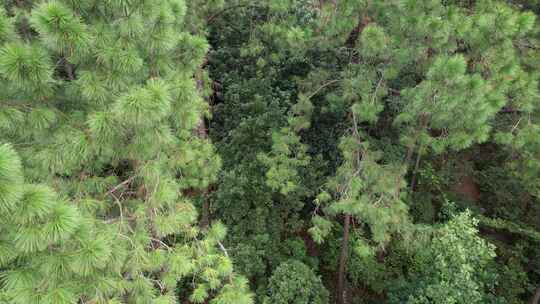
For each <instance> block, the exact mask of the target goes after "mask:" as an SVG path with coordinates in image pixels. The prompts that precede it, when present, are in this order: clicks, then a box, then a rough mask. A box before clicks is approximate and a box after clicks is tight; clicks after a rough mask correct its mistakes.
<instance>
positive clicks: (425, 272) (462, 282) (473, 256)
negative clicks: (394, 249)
mask: <svg viewBox="0 0 540 304" xmlns="http://www.w3.org/2000/svg"><path fill="white" fill-rule="evenodd" d="M477 224H478V221H477V220H476V219H474V218H472V217H471V216H470V213H468V212H465V213H461V214H459V215H457V216H456V217H454V218H453V219H452V220H450V221H449V222H448V223H446V224H445V225H444V226H442V227H440V228H439V229H436V230H435V231H433V237H432V239H431V240H430V241H429V243H428V244H425V245H426V246H425V247H424V248H422V249H420V250H419V251H418V252H417V253H415V256H414V259H415V264H416V265H418V268H417V269H416V271H415V272H413V273H410V274H409V275H408V276H409V278H408V282H407V283H406V284H405V289H404V290H402V291H400V294H401V295H402V296H398V297H402V298H403V299H407V303H486V302H490V301H491V300H490V299H491V295H490V292H491V288H492V287H493V284H494V283H495V282H496V277H495V274H494V273H493V270H492V269H490V267H489V266H490V263H491V262H492V261H493V258H494V257H495V252H494V246H493V245H492V244H489V243H487V242H486V241H485V240H483V239H482V238H481V237H479V236H478V230H477V228H476V227H477ZM394 302H395V303H401V302H400V300H398V299H395V301H394Z"/></svg>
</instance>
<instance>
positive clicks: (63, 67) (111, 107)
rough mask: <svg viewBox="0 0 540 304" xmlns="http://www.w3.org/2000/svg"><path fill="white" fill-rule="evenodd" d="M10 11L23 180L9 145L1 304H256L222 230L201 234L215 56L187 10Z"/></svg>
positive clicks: (11, 75)
mask: <svg viewBox="0 0 540 304" xmlns="http://www.w3.org/2000/svg"><path fill="white" fill-rule="evenodd" d="M5 8H6V10H2V11H0V25H1V31H0V33H1V36H0V44H1V46H0V77H1V78H2V84H1V85H0V86H1V89H0V91H1V93H0V100H1V103H0V113H1V115H0V121H1V122H0V127H1V128H2V132H1V135H0V140H2V141H4V142H10V143H12V145H13V147H15V148H16V150H17V152H18V153H19V154H20V155H21V161H22V163H23V164H24V170H23V169H22V168H21V165H20V162H19V161H18V160H17V157H16V156H15V152H13V149H12V148H10V147H9V146H2V149H3V151H4V152H5V153H1V154H2V157H4V158H6V160H3V164H2V168H1V172H0V174H1V175H2V176H3V178H5V179H6V181H7V182H6V184H5V186H4V184H2V187H5V190H4V188H3V193H2V198H1V201H2V206H3V207H2V209H3V210H4V211H5V212H4V211H3V212H2V216H3V217H7V218H10V219H11V220H10V221H6V222H5V224H4V223H3V227H2V229H3V230H5V231H6V234H5V235H6V240H5V242H6V246H5V247H3V248H4V249H3V251H4V250H6V252H5V253H6V254H4V252H2V255H1V256H2V269H3V270H2V284H1V285H0V288H1V291H2V297H3V298H2V300H4V301H7V302H9V303H76V302H79V301H83V302H93V303H177V302H178V300H179V297H181V298H183V299H186V298H189V299H190V301H192V302H194V303H202V302H205V301H209V300H211V302H212V303H216V304H220V303H251V302H252V298H251V295H250V294H249V293H248V292H247V288H248V287H247V282H246V281H245V280H244V279H243V278H241V277H238V276H236V275H235V274H234V272H233V268H232V262H231V260H230V258H229V257H228V254H227V251H226V249H225V248H224V247H223V246H222V245H221V241H222V240H223V239H224V236H225V228H224V226H223V225H221V224H220V223H215V224H214V225H212V226H211V227H209V228H208V229H206V230H204V231H201V230H200V229H199V228H198V227H197V226H196V225H195V221H196V219H197V210H196V208H195V206H194V203H197V201H198V200H199V199H201V197H200V196H198V195H197V193H200V191H201V190H203V189H206V188H207V187H208V185H209V184H210V183H211V182H212V181H213V180H214V179H215V178H216V175H217V172H218V170H219V167H220V159H219V157H218V156H217V155H215V152H214V148H213V146H212V144H211V143H210V142H209V140H208V139H206V138H199V137H198V136H197V134H196V132H194V130H195V129H196V128H197V126H198V124H199V122H200V118H201V117H202V116H203V115H205V112H206V111H207V110H206V103H205V102H204V100H203V95H202V94H203V92H202V89H203V88H202V87H201V86H200V85H198V84H200V83H201V81H203V80H204V75H203V74H204V73H202V72H201V69H200V66H201V64H202V61H203V58H204V56H205V54H206V53H207V51H208V45H207V43H206V40H205V38H204V37H202V36H197V35H192V34H190V31H189V30H188V29H187V28H186V23H185V22H184V18H185V16H186V14H189V12H188V11H187V7H186V4H185V3H184V1H169V0H156V1H135V2H133V1H132V2H129V3H128V2H123V1H116V2H115V1H113V2H110V1H76V2H73V1H50V2H49V1H33V2H32V1H18V2H16V3H6V6H5ZM191 23H192V22H190V24H191ZM4 163H5V164H4ZM23 171H24V172H23ZM23 173H24V175H26V176H27V180H28V181H29V182H39V183H43V184H47V185H49V187H52V188H54V189H55V190H56V192H57V193H58V194H55V191H53V190H50V188H47V187H45V186H40V185H37V184H25V183H24V182H23V178H22V175H23ZM4 176H5V177H4ZM4 269H5V270H4ZM177 288H179V290H177Z"/></svg>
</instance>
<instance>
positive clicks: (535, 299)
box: [530, 287, 540, 304]
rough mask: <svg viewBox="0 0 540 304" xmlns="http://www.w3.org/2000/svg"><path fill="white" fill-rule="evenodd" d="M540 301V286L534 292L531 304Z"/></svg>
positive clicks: (536, 303)
mask: <svg viewBox="0 0 540 304" xmlns="http://www.w3.org/2000/svg"><path fill="white" fill-rule="evenodd" d="M539 301H540V287H538V288H536V292H535V293H534V296H533V297H532V298H531V302H530V304H538V302H539Z"/></svg>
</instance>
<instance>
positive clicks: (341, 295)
mask: <svg viewBox="0 0 540 304" xmlns="http://www.w3.org/2000/svg"><path fill="white" fill-rule="evenodd" d="M350 224H351V216H350V215H349V214H345V219H344V220H343V240H342V241H341V254H340V257H339V265H338V283H337V291H336V297H337V303H338V304H345V303H346V301H345V298H346V297H345V271H346V270H347V257H348V256H349V229H350Z"/></svg>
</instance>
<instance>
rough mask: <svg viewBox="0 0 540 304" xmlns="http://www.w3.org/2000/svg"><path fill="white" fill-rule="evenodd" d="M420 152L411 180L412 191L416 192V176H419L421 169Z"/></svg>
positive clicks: (417, 155)
mask: <svg viewBox="0 0 540 304" xmlns="http://www.w3.org/2000/svg"><path fill="white" fill-rule="evenodd" d="M420 157H421V154H420V151H418V153H417V154H416V163H415V164H414V170H413V172H412V178H411V191H414V190H415V188H416V175H417V174H418V167H420Z"/></svg>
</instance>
